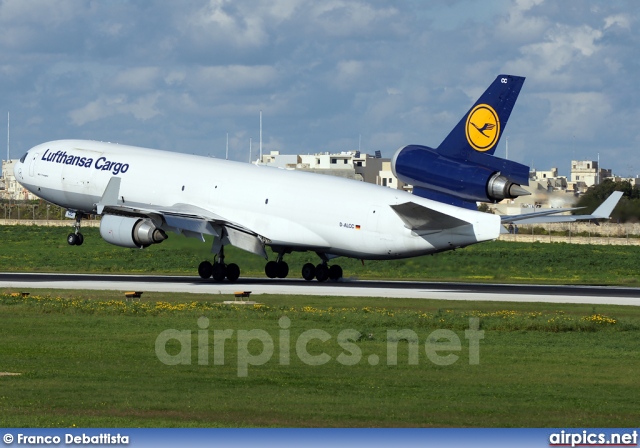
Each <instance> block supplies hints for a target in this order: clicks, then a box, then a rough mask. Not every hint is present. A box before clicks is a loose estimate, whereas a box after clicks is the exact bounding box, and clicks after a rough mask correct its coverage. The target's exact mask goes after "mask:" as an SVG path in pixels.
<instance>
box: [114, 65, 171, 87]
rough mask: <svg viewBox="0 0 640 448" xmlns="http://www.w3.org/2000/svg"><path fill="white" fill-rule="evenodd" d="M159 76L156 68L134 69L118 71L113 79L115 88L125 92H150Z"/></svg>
mask: <svg viewBox="0 0 640 448" xmlns="http://www.w3.org/2000/svg"><path fill="white" fill-rule="evenodd" d="M159 75H160V70H159V69H158V67H135V68H131V69H126V70H124V71H120V72H118V73H117V74H116V76H115V77H114V78H113V81H112V84H113V86H114V87H115V88H118V89H125V90H150V89H152V88H153V87H154V84H155V82H156V80H157V79H158V77H159Z"/></svg>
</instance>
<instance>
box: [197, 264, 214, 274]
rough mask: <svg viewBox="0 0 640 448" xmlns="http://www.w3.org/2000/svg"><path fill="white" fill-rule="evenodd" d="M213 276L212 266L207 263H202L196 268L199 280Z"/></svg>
mask: <svg viewBox="0 0 640 448" xmlns="http://www.w3.org/2000/svg"><path fill="white" fill-rule="evenodd" d="M211 274H213V265H212V264H211V263H210V262H208V261H203V262H202V263H200V265H199V266H198V275H199V276H200V277H201V278H209V277H211Z"/></svg>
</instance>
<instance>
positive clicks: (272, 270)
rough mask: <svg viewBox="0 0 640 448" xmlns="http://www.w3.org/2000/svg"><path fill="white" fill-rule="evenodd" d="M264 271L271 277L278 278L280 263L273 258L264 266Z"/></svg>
mask: <svg viewBox="0 0 640 448" xmlns="http://www.w3.org/2000/svg"><path fill="white" fill-rule="evenodd" d="M264 273H265V274H266V275H267V277H269V278H276V277H277V276H278V263H276V262H275V261H273V260H272V261H270V262H268V263H267V265H266V266H265V267H264Z"/></svg>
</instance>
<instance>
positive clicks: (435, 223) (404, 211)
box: [391, 202, 469, 233]
mask: <svg viewBox="0 0 640 448" xmlns="http://www.w3.org/2000/svg"><path fill="white" fill-rule="evenodd" d="M391 208H392V209H393V211H395V212H396V214H397V215H398V216H399V217H400V219H402V221H403V222H404V224H405V227H406V228H408V229H411V230H413V231H418V232H420V233H430V232H440V231H441V230H443V229H448V228H452V227H459V226H463V225H468V224H469V223H468V222H467V221H464V220H462V219H459V218H456V217H455V216H451V215H447V214H445V213H442V212H438V211H436V210H432V209H430V208H427V207H424V206H422V205H419V204H416V203H414V202H405V203H404V204H398V205H392V206H391Z"/></svg>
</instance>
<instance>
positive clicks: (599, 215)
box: [502, 191, 623, 224]
mask: <svg viewBox="0 0 640 448" xmlns="http://www.w3.org/2000/svg"><path fill="white" fill-rule="evenodd" d="M622 194H623V193H622V192H621V191H614V192H613V193H611V195H610V196H609V197H608V198H607V199H606V200H605V201H604V202H603V203H602V204H600V206H599V207H598V208H597V209H595V210H594V211H593V213H592V214H591V215H561V216H556V214H557V213H562V212H565V211H570V210H577V209H579V208H582V207H574V208H569V209H566V208H565V209H557V210H553V211H544V212H539V213H525V214H522V215H511V216H502V223H503V224H509V223H519V224H538V223H553V222H575V221H589V220H595V219H609V216H610V215H611V212H613V209H614V208H615V207H616V205H617V204H618V201H620V198H622Z"/></svg>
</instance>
